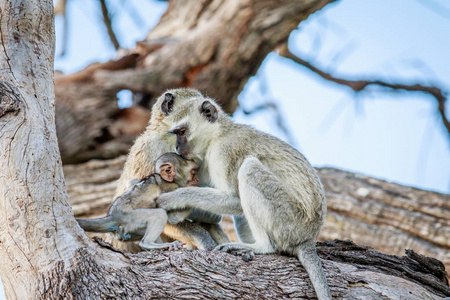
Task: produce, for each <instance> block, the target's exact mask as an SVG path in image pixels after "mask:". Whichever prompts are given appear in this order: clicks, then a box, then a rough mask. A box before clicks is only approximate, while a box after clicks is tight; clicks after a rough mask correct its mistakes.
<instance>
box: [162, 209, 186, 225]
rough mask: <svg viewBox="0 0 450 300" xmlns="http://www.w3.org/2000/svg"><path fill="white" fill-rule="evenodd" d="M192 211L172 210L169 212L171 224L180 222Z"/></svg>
mask: <svg viewBox="0 0 450 300" xmlns="http://www.w3.org/2000/svg"><path fill="white" fill-rule="evenodd" d="M190 213H191V210H190V209H186V210H176V211H170V212H168V213H167V217H168V218H169V223H170V224H178V223H180V222H183V221H184V220H186V218H187V217H188V216H189V214H190Z"/></svg>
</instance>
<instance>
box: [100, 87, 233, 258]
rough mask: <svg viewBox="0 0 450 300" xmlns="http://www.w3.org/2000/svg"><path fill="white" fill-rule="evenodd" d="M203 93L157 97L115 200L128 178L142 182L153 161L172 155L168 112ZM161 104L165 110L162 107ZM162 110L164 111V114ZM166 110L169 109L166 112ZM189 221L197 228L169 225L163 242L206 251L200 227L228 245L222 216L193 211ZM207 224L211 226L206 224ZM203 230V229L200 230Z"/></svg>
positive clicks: (181, 91)
mask: <svg viewBox="0 0 450 300" xmlns="http://www.w3.org/2000/svg"><path fill="white" fill-rule="evenodd" d="M167 93H170V94H171V95H173V101H172V102H171V103H172V104H171V107H167V105H166V104H167V101H166V97H165V95H167ZM201 96H202V94H201V93H200V92H198V91H196V90H192V89H174V90H169V91H167V92H166V93H165V94H163V95H162V96H160V97H159V98H158V100H157V101H156V103H155V104H154V105H153V108H152V115H151V118H150V122H149V125H148V127H147V128H146V130H145V132H144V133H143V134H142V135H141V136H140V137H139V138H137V139H136V141H135V143H134V145H133V146H132V147H131V149H130V153H129V155H128V157H127V160H126V162H125V166H124V169H123V172H122V175H121V176H120V179H119V181H118V187H117V190H116V193H115V197H114V198H117V197H119V196H120V195H122V194H123V192H124V191H125V190H126V189H127V188H126V185H127V181H128V180H130V179H142V178H145V177H146V176H148V175H149V174H151V173H153V172H154V165H155V161H156V159H157V158H158V157H160V156H161V155H163V154H164V153H167V152H171V151H173V149H174V146H175V140H176V138H175V137H174V136H173V135H172V134H169V133H168V131H169V126H170V124H171V121H170V118H171V113H172V112H175V111H176V110H177V109H178V107H180V105H181V104H183V103H185V102H188V101H190V99H194V98H196V97H201ZM163 105H164V107H163ZM162 108H164V109H166V112H163V110H162ZM167 109H169V110H168V111H167ZM188 219H190V220H193V221H198V222H202V223H203V224H202V225H201V226H200V225H199V224H197V223H191V222H188V221H185V222H183V223H180V224H176V225H171V224H168V225H167V226H166V227H165V228H164V231H163V234H162V237H163V239H164V240H172V239H175V240H180V241H182V242H185V243H187V247H188V248H191V249H194V248H198V249H207V248H208V247H205V245H201V244H199V243H198V242H199V240H198V238H195V236H198V232H199V231H202V230H203V228H207V230H208V231H209V233H210V234H211V236H212V238H213V239H214V240H215V241H216V242H217V243H218V244H221V243H225V242H229V239H228V237H227V235H226V234H225V232H224V231H223V230H222V228H221V227H220V224H219V223H220V222H221V220H222V217H221V216H220V215H215V214H211V213H207V212H204V211H201V210H193V211H192V212H191V214H190V215H189V217H188ZM207 224H210V225H207ZM203 231H204V230H203ZM106 240H107V241H108V242H110V243H111V244H113V245H114V246H115V247H117V248H121V249H126V250H128V251H131V252H138V251H139V250H140V249H139V247H133V243H122V242H118V241H117V240H116V239H114V238H108V237H107V238H106Z"/></svg>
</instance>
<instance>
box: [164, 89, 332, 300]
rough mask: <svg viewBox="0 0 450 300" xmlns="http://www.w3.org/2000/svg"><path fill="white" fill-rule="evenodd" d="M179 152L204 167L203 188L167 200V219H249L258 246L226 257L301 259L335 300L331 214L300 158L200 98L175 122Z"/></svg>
mask: <svg viewBox="0 0 450 300" xmlns="http://www.w3.org/2000/svg"><path fill="white" fill-rule="evenodd" d="M171 120H172V126H171V132H172V133H173V134H174V135H175V136H176V138H177V141H176V151H177V153H178V154H180V155H182V156H183V157H185V158H187V159H193V160H194V161H195V162H196V163H197V165H199V166H200V169H199V178H200V181H201V182H202V181H203V183H204V184H206V185H207V186H211V187H186V188H180V189H177V190H175V191H173V192H170V193H166V194H163V195H161V196H160V197H159V198H158V199H157V203H158V206H159V207H161V208H164V209H165V210H167V211H170V210H180V209H191V208H202V209H204V210H207V211H210V212H213V213H216V214H231V215H239V214H243V215H244V216H245V217H246V218H247V220H248V223H249V226H250V228H251V231H252V233H253V236H254V239H255V241H254V243H225V244H222V245H219V246H218V247H217V248H216V249H217V250H220V251H225V252H232V251H241V250H246V251H248V250H251V251H253V252H254V253H256V254H267V253H287V254H290V255H295V256H297V257H298V258H299V260H300V262H301V263H302V265H303V266H304V267H305V269H306V271H307V272H308V274H309V277H310V279H311V282H312V283H313V286H314V289H315V291H316V294H317V296H318V298H319V299H321V300H323V299H331V293H330V289H329V287H328V284H327V281H326V277H325V274H324V271H323V269H322V264H321V262H320V259H319V257H318V256H317V253H316V248H315V247H316V238H317V236H318V234H319V232H320V229H321V227H322V225H323V222H324V219H325V214H326V202H325V196H324V189H323V187H322V184H321V182H320V180H319V178H318V176H317V174H316V171H315V170H314V168H313V167H312V166H311V165H310V164H309V162H308V161H307V160H306V159H305V157H304V156H303V155H302V154H301V153H299V152H298V151H297V150H295V149H294V148H292V147H291V146H289V145H288V144H286V143H284V142H282V141H281V140H279V139H277V138H275V137H273V136H270V135H268V134H265V133H262V132H260V131H257V130H255V129H253V128H251V127H249V126H246V125H241V124H236V123H234V122H233V121H232V120H231V119H230V118H229V117H228V116H227V115H226V114H225V113H223V112H222V110H221V109H220V108H219V106H218V105H217V104H216V103H215V102H214V101H213V100H211V99H208V98H205V97H197V98H196V99H195V100H191V101H189V102H186V103H184V104H183V107H179V108H178V109H177V111H176V112H173V115H172V118H171Z"/></svg>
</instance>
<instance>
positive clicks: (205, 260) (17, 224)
mask: <svg viewBox="0 0 450 300" xmlns="http://www.w3.org/2000/svg"><path fill="white" fill-rule="evenodd" d="M212 2H213V1H212ZM261 2H264V1H261ZM258 3H260V2H259V1H258ZM302 3H303V4H306V5H304V9H305V11H304V16H306V15H307V14H308V13H311V12H312V11H313V10H311V7H312V6H313V4H320V3H321V2H320V1H316V2H314V1H311V2H307V1H303V2H302ZM52 5H53V2H52V1H50V0H46V1H37V0H27V1H20V0H13V1H9V2H6V1H4V2H1V3H0V29H1V32H0V33H1V43H2V47H0V56H1V59H0V64H1V67H2V70H3V72H2V73H1V74H0V129H1V130H0V164H1V165H2V166H3V167H2V168H0V222H1V226H0V259H1V264H0V275H1V277H2V280H3V283H4V288H5V293H6V296H7V298H8V299H60V298H63V299H66V298H67V299H74V298H76V299H105V298H114V299H118V298H119V299H149V298H175V297H176V298H246V299H247V298H255V297H257V298H262V297H269V298H277V299H278V298H288V297H295V298H313V297H314V292H313V289H312V286H311V284H310V281H309V279H308V277H307V274H306V273H305V272H304V270H303V269H302V268H301V267H300V264H299V262H298V261H297V260H296V259H294V258H287V257H283V256H279V255H266V256H258V257H257V259H256V260H255V261H254V262H250V263H244V262H242V260H241V259H240V258H238V257H234V256H231V255H229V254H224V253H213V252H205V251H180V252H166V251H152V252H141V253H138V254H130V253H127V252H122V251H119V250H116V249H113V248H111V247H110V246H109V245H107V244H105V243H103V242H101V241H99V240H97V242H96V243H94V242H92V241H91V240H89V239H88V238H87V237H86V236H85V235H84V233H83V232H82V230H81V229H80V227H79V226H78V225H77V223H76V221H75V219H74V218H73V213H72V210H71V207H70V205H69V202H68V197H67V192H66V188H65V184H64V177H63V169H62V164H61V160H60V155H59V152H58V147H57V143H56V129H55V125H54V124H55V119H54V90H53V83H52V75H53V63H52V62H53V53H54V32H53V10H52ZM241 8H242V7H241ZM318 8H320V7H318ZM318 8H317V9H318ZM262 21H264V20H262ZM267 22H269V21H267ZM269 23H270V22H269ZM92 92H93V93H95V89H92ZM93 105H96V103H93ZM105 110H107V111H108V109H107V108H105ZM120 159H121V158H119V159H116V160H114V161H113V162H112V164H113V166H116V167H115V168H116V169H120V167H119V165H120V164H121V163H122V161H121V160H120ZM108 163H109V162H95V161H93V162H89V163H88V164H90V166H91V168H97V170H96V171H93V173H91V174H98V175H99V176H98V178H97V179H96V178H95V177H91V178H87V179H85V180H90V181H91V182H92V181H95V180H97V182H98V183H99V185H100V186H99V187H95V188H98V189H97V190H96V191H97V192H100V191H103V192H104V193H108V190H109V187H108V184H109V185H110V186H112V185H113V183H111V178H113V177H114V175H113V174H108V172H105V173H102V172H100V171H101V168H102V166H105V165H106V164H108ZM96 164H97V165H96ZM114 164H115V165H114ZM72 167H74V166H72ZM69 168H70V167H69ZM74 168H75V167H74ZM66 170H67V168H66ZM80 173H81V172H80ZM79 175H80V174H79ZM107 176H110V179H109V180H107V179H104V178H107ZM73 178H75V177H73ZM102 178H103V179H102ZM78 180H81V177H79V179H78ZM70 184H71V183H70V179H68V186H69V187H70ZM95 188H94V190H95ZM74 199H75V197H74ZM319 253H320V255H321V257H322V259H323V264H324V267H325V270H326V273H327V276H328V281H329V282H330V286H331V290H332V293H333V295H334V296H335V297H338V298H351V299H379V298H380V297H384V298H391V299H393V298H398V297H399V295H400V294H401V295H402V296H404V295H405V294H406V298H409V299H424V298H428V299H441V298H442V297H444V296H450V290H449V288H448V283H447V282H446V278H445V272H444V271H443V266H442V264H441V263H440V262H438V261H437V260H435V259H427V258H425V257H422V256H420V255H417V254H415V253H413V252H408V255H407V257H403V258H400V257H393V256H389V255H384V254H381V253H378V252H376V251H373V250H371V249H368V248H367V247H363V246H357V245H354V244H352V243H350V242H339V241H336V242H334V243H327V244H324V245H320V246H319ZM399 287H400V288H399Z"/></svg>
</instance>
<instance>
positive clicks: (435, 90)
mask: <svg viewBox="0 0 450 300" xmlns="http://www.w3.org/2000/svg"><path fill="white" fill-rule="evenodd" d="M278 51H279V54H280V56H283V57H286V58H289V59H291V60H292V61H294V62H296V63H298V64H299V65H302V66H304V67H306V68H308V69H309V70H311V71H313V72H314V73H316V74H317V75H319V76H320V77H322V78H324V79H326V80H328V81H332V82H335V83H338V84H341V85H345V86H348V87H350V88H351V89H352V90H353V91H355V92H356V93H358V92H361V91H363V90H365V89H366V88H367V87H368V86H372V85H374V86H380V87H385V88H389V89H392V90H396V91H398V90H403V91H409V92H423V93H426V94H428V95H430V96H432V97H433V98H435V99H436V101H437V104H438V111H439V114H440V115H441V117H442V123H443V124H444V126H445V128H446V129H447V132H448V134H449V138H450V121H449V119H448V117H447V115H446V112H445V104H446V103H445V102H446V100H447V97H446V93H445V92H444V91H443V90H442V89H441V88H439V87H437V86H427V85H423V84H419V83H416V84H402V83H389V82H386V81H383V80H349V79H343V78H339V77H336V76H334V75H332V74H330V73H328V72H325V71H323V70H321V69H319V68H318V67H316V66H314V65H313V64H312V63H310V62H308V61H306V60H304V59H302V58H300V57H298V56H296V55H295V54H293V53H292V52H291V51H290V50H289V49H288V47H287V45H286V44H283V45H282V46H280V47H279V48H278ZM398 82H400V80H399V81H398Z"/></svg>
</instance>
